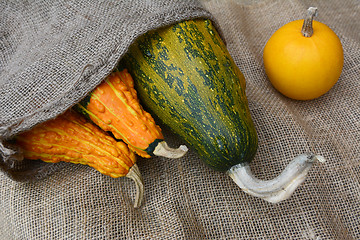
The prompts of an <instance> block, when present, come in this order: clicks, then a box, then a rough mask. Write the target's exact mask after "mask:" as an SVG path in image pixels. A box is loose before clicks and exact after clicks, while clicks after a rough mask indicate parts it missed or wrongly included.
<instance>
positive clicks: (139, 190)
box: [126, 164, 144, 208]
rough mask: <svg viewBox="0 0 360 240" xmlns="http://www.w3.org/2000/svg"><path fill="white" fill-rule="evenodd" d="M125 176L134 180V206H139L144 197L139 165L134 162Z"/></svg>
mask: <svg viewBox="0 0 360 240" xmlns="http://www.w3.org/2000/svg"><path fill="white" fill-rule="evenodd" d="M126 177H128V178H130V179H132V180H134V182H135V186H136V195H135V201H134V208H138V207H140V206H141V203H142V201H143V199H144V182H143V179H142V176H141V173H140V170H139V167H138V166H137V165H136V164H134V165H133V166H132V167H131V168H130V170H129V172H128V174H127V175H126Z"/></svg>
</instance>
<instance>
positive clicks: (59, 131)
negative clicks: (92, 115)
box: [15, 110, 143, 207]
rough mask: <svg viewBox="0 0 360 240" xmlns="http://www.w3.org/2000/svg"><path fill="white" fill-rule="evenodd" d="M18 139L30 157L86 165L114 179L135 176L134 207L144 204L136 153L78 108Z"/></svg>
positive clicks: (25, 133) (19, 144)
mask: <svg viewBox="0 0 360 240" xmlns="http://www.w3.org/2000/svg"><path fill="white" fill-rule="evenodd" d="M15 141H16V145H18V146H19V147H20V148H21V149H22V151H23V156H24V158H26V159H30V160H38V159H40V160H42V161H45V162H50V163H57V162H60V161H63V162H70V163H75V164H84V165H88V166H91V167H93V168H95V169H96V170H98V171H99V172H101V173H102V174H105V175H108V176H110V177H113V178H118V177H124V176H125V177H129V178H131V179H133V180H134V181H135V183H136V186H137V196H136V201H135V205H134V206H135V207H139V206H140V204H141V201H142V198H143V182H142V177H141V174H140V171H139V169H138V167H137V165H136V163H135V162H136V156H135V154H134V153H133V152H132V151H130V150H129V149H128V147H127V145H126V144H125V143H124V142H117V141H116V140H115V139H114V138H113V137H111V136H110V135H108V134H107V133H106V132H104V131H103V130H101V129H99V128H98V127H97V126H95V125H94V124H93V123H91V122H89V121H88V120H86V119H85V118H84V117H83V116H81V115H80V114H78V113H76V112H75V111H72V110H69V111H67V112H65V113H64V114H62V115H60V116H58V117H57V118H55V119H53V120H49V121H47V122H44V123H42V124H40V125H38V126H36V127H34V128H33V129H31V130H29V131H27V132H24V133H21V134H19V135H18V136H16V137H15Z"/></svg>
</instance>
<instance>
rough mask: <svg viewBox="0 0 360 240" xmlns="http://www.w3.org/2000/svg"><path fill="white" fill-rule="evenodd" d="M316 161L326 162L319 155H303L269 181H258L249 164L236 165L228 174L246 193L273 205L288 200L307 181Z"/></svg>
mask: <svg viewBox="0 0 360 240" xmlns="http://www.w3.org/2000/svg"><path fill="white" fill-rule="evenodd" d="M315 160H318V161H319V162H324V161H325V159H324V158H323V157H322V156H319V155H314V154H312V153H306V154H301V155H299V156H297V157H296V158H294V159H293V160H292V161H291V162H290V163H289V165H287V167H286V168H285V169H284V171H283V172H282V173H281V174H280V175H279V176H278V177H276V178H274V179H272V180H268V181H263V180H260V179H257V178H256V177H255V176H254V175H253V174H252V172H251V169H250V166H249V164H248V163H243V164H238V165H235V166H233V167H232V168H230V170H228V171H227V173H228V175H229V176H230V177H231V178H232V179H233V181H234V182H235V183H236V184H237V185H238V186H239V187H240V188H241V189H242V190H243V191H244V192H246V193H248V194H250V195H252V196H255V197H259V198H262V199H264V200H266V201H268V202H271V203H278V202H280V201H283V200H285V199H288V198H289V197H290V196H291V195H292V193H293V192H294V191H295V189H296V188H297V187H298V186H299V185H300V184H301V183H303V182H304V181H305V179H306V176H307V174H308V172H309V170H310V168H311V166H312V165H313V163H314V161H315Z"/></svg>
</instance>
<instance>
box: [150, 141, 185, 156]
mask: <svg viewBox="0 0 360 240" xmlns="http://www.w3.org/2000/svg"><path fill="white" fill-rule="evenodd" d="M187 151H188V148H187V147H186V146H185V145H180V147H179V148H170V147H169V146H168V145H167V143H166V142H165V141H162V142H159V143H158V145H157V146H156V147H155V149H154V151H153V154H154V155H155V156H161V157H166V158H180V157H182V156H184V155H185V153H186V152H187Z"/></svg>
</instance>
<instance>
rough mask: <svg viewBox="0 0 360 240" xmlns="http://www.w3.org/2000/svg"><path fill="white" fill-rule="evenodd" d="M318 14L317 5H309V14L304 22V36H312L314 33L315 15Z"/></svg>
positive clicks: (302, 31) (302, 32)
mask: <svg viewBox="0 0 360 240" xmlns="http://www.w3.org/2000/svg"><path fill="white" fill-rule="evenodd" d="M316 16H317V8H316V7H309V9H308V10H307V15H306V17H305V19H304V24H303V26H302V29H301V34H302V35H303V36H304V37H311V36H312V35H313V33H314V30H313V26H312V22H313V19H314V17H316Z"/></svg>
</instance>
